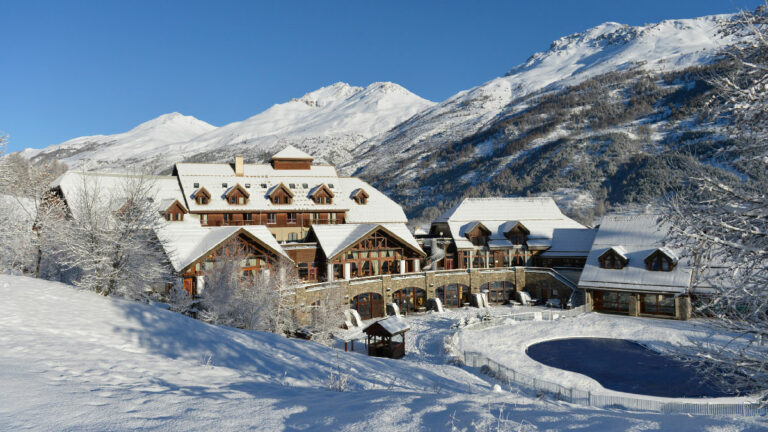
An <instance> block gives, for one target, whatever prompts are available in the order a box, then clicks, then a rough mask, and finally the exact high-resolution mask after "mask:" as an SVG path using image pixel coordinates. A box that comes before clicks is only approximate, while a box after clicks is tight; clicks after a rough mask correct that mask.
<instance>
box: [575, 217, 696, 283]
mask: <svg viewBox="0 0 768 432" xmlns="http://www.w3.org/2000/svg"><path fill="white" fill-rule="evenodd" d="M668 231H669V225H668V224H667V223H666V222H664V221H661V220H660V216H659V215H655V214H636V215H608V216H604V217H603V220H602V222H601V223H600V227H599V229H598V231H597V235H596V236H595V241H594V243H593V244H592V249H591V250H590V252H589V256H588V257H587V264H586V265H585V266H584V271H583V272H582V273H581V278H580V279H579V288H581V289H608V290H624V291H635V292H643V291H645V292H663V293H684V292H686V291H687V290H688V289H689V288H690V285H691V265H690V262H689V260H687V259H680V260H679V261H678V263H677V265H675V266H674V267H673V268H672V270H671V271H651V270H647V269H646V265H645V258H647V257H648V256H649V255H650V254H652V253H653V252H655V251H656V250H658V249H663V250H666V251H668V253H670V254H672V256H674V257H679V256H682V253H681V252H682V251H680V250H676V249H674V248H669V247H665V245H664V243H665V240H666V238H667V233H668ZM611 248H613V249H614V250H617V253H620V254H623V255H624V256H625V257H626V259H628V260H629V262H628V263H627V265H626V266H624V268H622V269H604V268H600V263H599V262H598V258H599V257H600V256H601V255H603V254H604V253H605V252H606V251H608V250H610V249H611Z"/></svg>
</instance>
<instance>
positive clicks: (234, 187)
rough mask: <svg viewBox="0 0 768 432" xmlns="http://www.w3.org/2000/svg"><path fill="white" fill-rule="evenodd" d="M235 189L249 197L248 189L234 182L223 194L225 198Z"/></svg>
mask: <svg viewBox="0 0 768 432" xmlns="http://www.w3.org/2000/svg"><path fill="white" fill-rule="evenodd" d="M235 190H239V191H240V193H241V194H243V195H245V197H246V198H248V197H250V196H251V194H250V193H248V191H247V190H245V188H244V187H242V186H241V185H240V183H235V185H234V186H232V187H231V188H229V190H228V191H227V192H226V193H225V194H224V196H225V197H227V198H229V195H230V194H231V193H232V192H234V191H235ZM289 191H290V189H289Z"/></svg>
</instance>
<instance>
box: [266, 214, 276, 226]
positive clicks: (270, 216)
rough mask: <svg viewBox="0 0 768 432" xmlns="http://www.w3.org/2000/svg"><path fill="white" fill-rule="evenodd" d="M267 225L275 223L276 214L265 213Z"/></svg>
mask: <svg viewBox="0 0 768 432" xmlns="http://www.w3.org/2000/svg"><path fill="white" fill-rule="evenodd" d="M267 223H268V224H274V223H277V214H276V213H267Z"/></svg>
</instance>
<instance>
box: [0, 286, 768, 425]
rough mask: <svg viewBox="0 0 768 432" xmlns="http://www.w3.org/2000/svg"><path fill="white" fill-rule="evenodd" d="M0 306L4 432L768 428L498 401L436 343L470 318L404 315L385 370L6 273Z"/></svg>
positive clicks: (512, 398)
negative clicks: (402, 337) (331, 380)
mask: <svg viewBox="0 0 768 432" xmlns="http://www.w3.org/2000/svg"><path fill="white" fill-rule="evenodd" d="M0 298H2V299H3V302H2V305H3V312H2V313H1V314H0V388H2V391H0V430H14V431H15V430H35V431H48V430H50V431H59V430H78V431H79V430H93V431H101V430H138V429H140V430H154V431H178V430H217V431H230V430H232V431H235V430H238V431H239V430H264V431H281V430H312V431H324V430H328V431H361V430H365V431H392V430H402V431H417V430H418V431H432V430H434V431H443V430H451V427H452V426H455V427H456V429H454V430H467V431H473V430H491V429H490V428H488V427H489V426H490V424H489V423H485V426H484V423H483V422H489V421H490V420H492V419H493V418H494V417H499V416H500V415H499V411H500V409H503V414H502V415H501V416H500V417H501V418H502V419H506V420H507V421H505V422H501V426H502V429H499V430H516V431H518V430H520V431H532V430H553V431H556V430H573V429H578V430H588V431H589V430H594V431H598V430H629V429H634V430H680V431H685V430H728V431H740V430H760V427H761V426H764V425H761V424H760V423H759V421H758V420H759V419H745V420H743V421H742V420H733V419H712V418H707V417H693V418H691V417H689V416H681V415H671V416H664V415H660V414H652V413H629V412H623V411H610V410H598V409H590V408H582V407H573V406H570V405H568V404H562V403H556V402H552V401H539V400H537V399H536V398H535V395H534V394H533V393H531V394H530V396H529V395H527V393H526V392H525V391H522V392H521V390H520V389H513V391H511V392H510V391H508V390H510V389H509V388H506V389H502V390H501V391H500V392H494V391H492V386H493V384H494V382H493V381H491V380H490V379H489V378H487V377H485V376H484V375H480V374H477V373H476V371H472V370H467V369H463V368H459V367H456V366H453V365H448V364H445V356H444V354H443V353H442V338H443V337H444V336H445V335H447V334H450V332H451V330H450V326H451V325H452V324H453V323H454V322H455V320H456V319H458V318H459V317H461V316H462V314H466V313H467V312H470V311H461V310H458V311H451V312H447V313H446V314H441V315H439V316H435V317H434V319H432V317H431V316H430V315H422V316H421V317H417V318H415V319H411V318H408V319H409V320H411V321H410V324H411V328H412V330H411V332H410V333H409V334H414V335H411V336H408V340H409V341H414V340H415V342H407V343H411V344H415V348H416V354H415V355H410V354H409V355H408V356H407V357H406V359H404V360H387V359H375V358H369V357H367V356H365V355H361V354H358V353H344V352H339V351H336V350H331V349H329V348H325V347H322V346H319V345H317V344H314V343H312V342H308V341H300V340H290V339H285V338H282V337H278V336H276V335H272V334H265V333H259V332H246V331H239V330H235V329H229V328H223V327H216V326H210V325H206V324H204V323H201V322H199V321H195V320H193V319H190V318H187V317H184V316H181V315H178V314H175V313H172V312H168V311H166V310H164V309H162V308H160V307H157V306H148V305H143V304H139V303H132V302H127V301H122V300H116V299H110V298H104V297H101V296H98V295H96V294H93V293H91V292H84V291H79V290H77V289H75V288H72V287H70V286H66V285H62V284H59V283H54V282H46V281H41V280H35V279H30V278H24V277H11V276H0ZM473 313H474V312H473ZM451 317H452V318H454V319H450V318H451ZM433 336H434V337H433ZM424 350H426V352H425V351H424ZM335 371H341V372H342V373H347V374H349V375H350V376H351V381H350V385H349V389H348V391H346V392H336V391H330V390H328V388H327V382H328V377H329V375H330V373H331V372H335ZM493 425H494V427H495V426H496V425H497V422H496V421H495V420H494V422H493ZM493 430H496V429H493Z"/></svg>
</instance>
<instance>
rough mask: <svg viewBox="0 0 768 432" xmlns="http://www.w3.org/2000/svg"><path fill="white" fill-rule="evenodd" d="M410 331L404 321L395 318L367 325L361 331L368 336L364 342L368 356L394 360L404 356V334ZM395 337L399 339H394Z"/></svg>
mask: <svg viewBox="0 0 768 432" xmlns="http://www.w3.org/2000/svg"><path fill="white" fill-rule="evenodd" d="M410 329H411V328H410V327H409V326H408V324H407V323H406V322H405V320H404V319H402V318H400V317H396V316H392V317H389V318H386V319H383V320H379V321H376V322H375V323H373V324H371V325H369V326H368V327H366V328H365V329H363V331H364V332H365V334H366V335H368V340H367V341H366V346H367V347H368V355H369V356H375V357H389V358H394V359H397V358H401V357H403V356H404V355H405V332H407V331H408V330H410ZM396 336H400V337H399V338H396ZM393 339H394V340H393ZM398 339H399V340H398Z"/></svg>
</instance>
